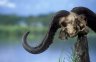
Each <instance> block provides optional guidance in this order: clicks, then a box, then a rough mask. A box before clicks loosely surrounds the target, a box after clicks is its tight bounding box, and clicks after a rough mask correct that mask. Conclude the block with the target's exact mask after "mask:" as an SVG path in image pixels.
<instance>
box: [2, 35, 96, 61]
mask: <svg viewBox="0 0 96 62" xmlns="http://www.w3.org/2000/svg"><path fill="white" fill-rule="evenodd" d="M95 39H96V36H93V37H88V41H89V53H90V59H91V62H96V53H95V52H96V42H95ZM56 40H57V39H56ZM56 40H54V43H53V44H52V45H51V46H50V47H49V48H48V50H46V51H45V52H43V53H41V54H35V55H34V54H30V53H28V52H27V51H25V50H24V48H23V47H22V44H21V41H20V42H18V43H16V44H15V43H14V42H13V43H12V42H11V43H4V42H7V41H4V42H3V41H2V43H0V62H59V58H60V59H61V60H64V61H65V62H71V58H72V49H73V45H74V41H76V39H69V40H66V41H65V40H57V41H56Z"/></svg>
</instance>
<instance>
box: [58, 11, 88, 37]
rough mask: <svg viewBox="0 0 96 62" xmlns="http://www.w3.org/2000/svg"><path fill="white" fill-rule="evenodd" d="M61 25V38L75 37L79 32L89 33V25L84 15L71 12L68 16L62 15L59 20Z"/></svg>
mask: <svg viewBox="0 0 96 62" xmlns="http://www.w3.org/2000/svg"><path fill="white" fill-rule="evenodd" d="M59 24H60V26H61V30H60V34H59V38H60V39H67V38H68V37H75V36H76V35H77V34H78V33H80V34H87V33H88V27H87V22H86V19H85V16H84V15H77V14H76V13H73V12H70V14H69V15H68V16H67V17H62V18H61V19H60V22H59Z"/></svg>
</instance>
